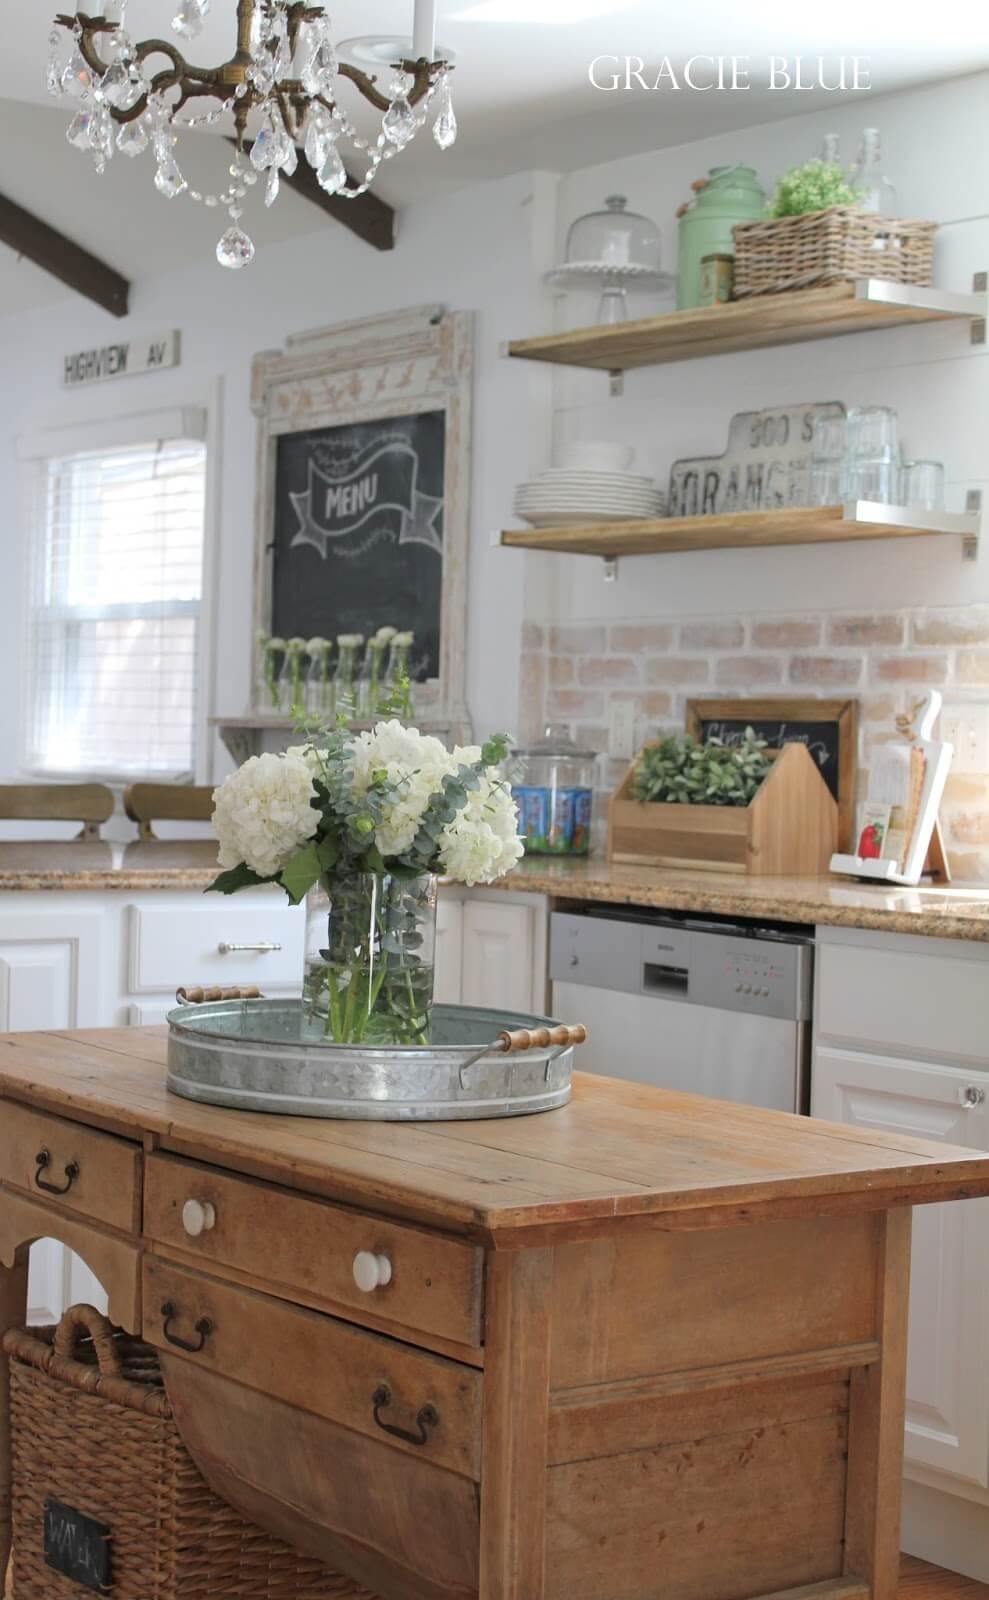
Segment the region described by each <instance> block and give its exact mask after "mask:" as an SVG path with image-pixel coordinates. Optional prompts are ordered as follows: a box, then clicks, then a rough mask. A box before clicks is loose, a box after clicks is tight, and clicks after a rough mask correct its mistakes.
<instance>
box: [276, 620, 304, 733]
mask: <svg viewBox="0 0 989 1600" xmlns="http://www.w3.org/2000/svg"><path fill="white" fill-rule="evenodd" d="M305 653H306V641H305V639H300V638H299V637H298V636H297V635H296V636H294V637H293V638H291V639H289V640H288V641H287V643H286V645H285V655H284V658H283V660H282V669H281V672H280V673H279V674H278V706H279V712H280V714H281V715H282V716H283V717H295V718H296V720H298V718H299V717H302V716H305V711H306V700H305V669H304V667H303V659H304V657H305Z"/></svg>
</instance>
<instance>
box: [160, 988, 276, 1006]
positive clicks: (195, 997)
mask: <svg viewBox="0 0 989 1600" xmlns="http://www.w3.org/2000/svg"><path fill="white" fill-rule="evenodd" d="M175 998H176V1000H177V1001H178V1003H179V1005H180V1006H201V1005H203V1003H204V1002H205V1001H207V1000H263V999H264V995H263V994H262V993H261V990H260V989H259V988H257V986H256V985H255V984H250V985H247V986H245V987H244V988H241V989H204V988H203V987H202V985H201V984H187V985H185V986H184V987H183V988H181V989H176V991H175Z"/></svg>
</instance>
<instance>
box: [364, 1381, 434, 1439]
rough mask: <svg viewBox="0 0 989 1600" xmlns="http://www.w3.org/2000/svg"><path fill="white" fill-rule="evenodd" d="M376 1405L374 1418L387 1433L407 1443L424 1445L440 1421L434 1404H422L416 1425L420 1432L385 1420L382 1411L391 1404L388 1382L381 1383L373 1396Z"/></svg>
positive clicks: (372, 1401)
mask: <svg viewBox="0 0 989 1600" xmlns="http://www.w3.org/2000/svg"><path fill="white" fill-rule="evenodd" d="M371 1404H372V1405H373V1407H374V1420H375V1422H376V1423H377V1424H378V1427H379V1428H381V1429H382V1430H383V1431H384V1432H385V1433H390V1434H392V1435H393V1436H394V1437H395V1438H396V1439H404V1441H405V1443H406V1444H414V1445H423V1444H428V1443H429V1430H430V1428H435V1427H436V1425H437V1423H438V1422H439V1420H440V1418H439V1412H438V1411H437V1410H436V1407H435V1406H433V1405H425V1406H420V1408H419V1410H418V1411H417V1412H416V1427H417V1428H418V1430H419V1431H418V1433H413V1432H412V1430H411V1428H402V1427H400V1426H399V1424H398V1423H397V1422H385V1421H384V1419H383V1417H382V1415H381V1413H382V1412H383V1411H387V1409H388V1407H389V1406H390V1405H391V1390H390V1389H389V1387H388V1385H387V1384H386V1383H380V1384H379V1385H378V1387H377V1388H376V1389H375V1391H374V1393H373V1395H372V1396H371Z"/></svg>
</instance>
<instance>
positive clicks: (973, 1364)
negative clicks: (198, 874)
mask: <svg viewBox="0 0 989 1600" xmlns="http://www.w3.org/2000/svg"><path fill="white" fill-rule="evenodd" d="M812 1115H813V1116H815V1117H826V1118H828V1119H829V1120H830V1121H832V1122H846V1123H851V1124H853V1125H854V1126H855V1127H857V1128H866V1129H868V1128H876V1129H882V1130H883V1131H884V1132H886V1133H902V1134H907V1135H910V1136H911V1137H914V1138H920V1139H932V1140H939V1141H942V1142H944V1143H947V1144H955V1145H968V1146H970V1147H971V1148H972V1149H974V1150H986V1149H989V1073H980V1072H977V1071H973V1072H966V1071H965V1070H964V1069H960V1068H958V1067H944V1066H940V1065H937V1064H934V1063H932V1064H930V1065H928V1064H926V1063H917V1062H912V1061H901V1060H897V1059H895V1058H892V1059H888V1060H884V1059H881V1058H879V1057H877V1056H871V1055H865V1054H861V1055H860V1054H859V1053H858V1052H856V1051H846V1050H836V1049H830V1048H824V1047H821V1046H818V1048H817V1050H816V1052H815V1056H814V1072H813V1103H812ZM913 1228H914V1233H913V1241H914V1242H913V1265H912V1273H911V1284H910V1342H909V1351H908V1358H907V1427H906V1459H907V1461H909V1462H916V1463H917V1464H918V1465H921V1466H924V1467H928V1468H933V1469H935V1470H937V1471H940V1472H945V1473H950V1474H951V1475H952V1476H954V1477H956V1478H961V1479H964V1480H965V1481H966V1482H967V1483H972V1484H979V1485H981V1486H983V1487H985V1486H986V1485H987V1484H989V1361H987V1359H986V1351H987V1350H989V1200H965V1201H959V1202H956V1203H955V1204H952V1205H927V1206H918V1207H917V1208H916V1209H915V1211H914V1219H913Z"/></svg>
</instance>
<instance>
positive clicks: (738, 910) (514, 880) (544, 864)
mask: <svg viewBox="0 0 989 1600" xmlns="http://www.w3.org/2000/svg"><path fill="white" fill-rule="evenodd" d="M496 887H497V888H499V889H513V890H516V891H517V890H520V889H521V890H525V891H528V892H529V893H531V894H545V895H550V896H551V897H553V898H554V899H558V900H595V901H601V902H605V903H608V904H611V905H632V906H654V907H656V908H658V909H661V910H663V911H699V912H709V913H714V914H716V915H718V916H729V917H765V918H769V919H772V920H773V921H776V922H800V923H809V924H816V925H818V926H827V927H838V928H871V929H875V930H877V931H879V932H882V933H913V934H928V935H930V936H931V937H933V938H938V939H975V940H983V939H984V940H987V941H989V884H984V885H982V886H978V885H972V886H966V887H965V888H958V889H955V888H943V887H941V886H934V887H927V886H921V887H918V888H916V889H897V888H892V887H888V886H884V885H881V884H870V883H862V882H859V881H857V880H856V879H854V878H838V877H833V876H830V875H824V876H821V877H819V878H776V877H758V876H756V875H755V874H753V875H752V876H750V877H747V876H745V875H743V874H742V873H734V872H703V871H691V872H684V871H677V870H676V869H674V868H668V867H627V866H619V865H617V864H612V863H611V862H609V861H605V860H602V859H600V858H598V857H593V858H584V859H581V858H579V857H574V856H571V857H550V856H527V857H526V859H525V860H524V861H522V862H520V863H519V865H518V867H516V869H515V871H514V872H511V873H509V874H508V876H507V877H505V878H503V879H502V880H501V882H500V883H499V884H498V885H497V886H496Z"/></svg>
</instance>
